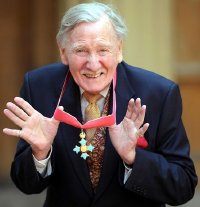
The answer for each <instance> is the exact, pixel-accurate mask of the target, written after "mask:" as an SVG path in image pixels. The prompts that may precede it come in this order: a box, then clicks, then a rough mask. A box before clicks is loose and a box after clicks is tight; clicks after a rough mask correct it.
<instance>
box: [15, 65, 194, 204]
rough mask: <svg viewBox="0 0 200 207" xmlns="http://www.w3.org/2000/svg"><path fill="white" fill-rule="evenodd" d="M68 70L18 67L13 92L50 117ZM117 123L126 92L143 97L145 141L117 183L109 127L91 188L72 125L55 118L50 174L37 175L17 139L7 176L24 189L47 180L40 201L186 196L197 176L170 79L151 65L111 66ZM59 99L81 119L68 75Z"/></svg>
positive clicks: (147, 200) (36, 188) (118, 167)
mask: <svg viewBox="0 0 200 207" xmlns="http://www.w3.org/2000/svg"><path fill="white" fill-rule="evenodd" d="M67 71H68V67H67V66H65V65H63V64H59V63H58V64H52V65H47V66H45V67H42V68H40V69H37V70H34V71H32V72H29V73H27V74H26V75H25V79H24V84H23V86H22V89H21V96H22V97H23V98H24V99H25V100H27V101H28V102H29V103H30V104H31V105H32V106H33V107H34V108H35V109H36V110H38V111H39V112H40V113H42V114H43V115H44V116H47V117H51V116H52V115H53V113H54V110H55V108H56V104H57V101H58V98H59V95H60V91H61V87H62V84H63V81H64V78H65V75H66V73H67ZM116 96H117V123H120V122H121V121H122V119H123V117H124V116H125V113H126V110H127V104H128V101H129V100H130V98H132V97H133V98H137V97H140V98H141V100H142V104H145V105H147V112H146V117H145V122H148V123H149V124H150V127H149V129H148V131H147V133H146V134H145V137H146V139H147V141H148V143H149V146H148V148H146V149H141V148H137V149H136V160H135V162H134V165H133V169H132V173H131V175H130V177H129V179H128V181H127V182H126V184H125V185H124V184H123V178H124V166H123V162H122V160H121V159H120V157H119V156H118V154H117V153H116V151H115V149H114V147H113V146H112V143H111V140H110V138H109V134H108V132H107V135H106V147H105V152H104V160H103V167H102V173H101V178H100V183H99V186H98V188H97V192H96V194H94V193H93V191H92V187H91V183H90V179H89V174H88V168H87V164H86V161H85V160H83V159H82V158H80V156H78V155H77V154H76V153H74V152H73V148H74V146H75V145H76V144H77V143H78V141H79V139H80V138H79V133H80V129H77V128H74V127H72V126H69V125H67V124H63V123H61V124H60V126H59V130H58V133H57V136H56V138H55V141H54V143H53V152H52V156H51V164H52V169H53V172H52V174H51V176H48V177H46V178H43V177H42V176H41V175H40V174H39V173H38V172H37V171H36V168H35V165H34V162H33V158H32V153H31V148H30V146H29V145H28V144H27V143H25V142H24V141H23V140H20V142H19V143H18V147H17V152H16V156H15V159H14V161H13V163H12V168H11V177H12V179H13V181H14V183H15V184H16V186H17V187H18V188H19V189H20V190H21V191H23V192H24V193H27V194H33V193H40V192H41V191H43V190H44V189H45V188H47V197H46V201H45V204H44V206H45V207H61V206H62V207H64V206H65V207H66V206H69V207H79V206H80V207H89V206H94V207H118V206H120V207H122V206H123V207H130V206H134V207H147V206H165V203H168V204H171V205H177V204H181V203H184V202H186V201H188V200H189V199H191V198H192V197H193V194H194V189H195V186H196V184H197V177H196V174H195V169H194V166H193V162H192V160H191V159H190V157H189V143H188V139H187V136H186V133H185V130H184V127H183V124H182V121H181V113H182V106H181V97H180V93H179V89H178V87H177V85H176V84H175V83H174V82H172V81H170V80H167V79H165V78H163V77H161V76H159V75H156V74H154V73H152V72H149V71H146V70H143V69H140V68H136V67H132V66H129V65H127V64H126V63H125V62H122V63H120V64H119V65H118V68H117V86H116ZM61 105H63V106H64V108H65V110H66V111H67V112H69V113H70V114H73V115H74V116H76V117H77V118H78V120H79V121H81V119H82V118H81V117H82V116H81V106H80V92H79V88H78V86H77V85H76V84H75V82H74V81H73V79H71V80H70V82H69V84H68V87H67V90H66V92H65V94H64V97H63V99H62V103H61Z"/></svg>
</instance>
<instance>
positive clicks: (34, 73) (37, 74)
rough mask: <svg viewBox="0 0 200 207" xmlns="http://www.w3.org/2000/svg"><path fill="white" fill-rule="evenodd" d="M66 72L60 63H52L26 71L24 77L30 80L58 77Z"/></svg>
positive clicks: (65, 68)
mask: <svg viewBox="0 0 200 207" xmlns="http://www.w3.org/2000/svg"><path fill="white" fill-rule="evenodd" d="M66 71H67V66H66V65H64V64H62V63H52V64H49V65H44V66H41V67H38V68H35V69H33V70H31V71H28V72H27V73H26V75H28V76H29V77H31V78H37V79H38V78H44V77H46V78H48V77H55V76H59V75H64V74H65V73H66Z"/></svg>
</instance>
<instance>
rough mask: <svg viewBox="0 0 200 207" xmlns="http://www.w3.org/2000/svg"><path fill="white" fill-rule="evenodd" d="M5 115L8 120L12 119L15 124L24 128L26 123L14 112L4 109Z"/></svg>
mask: <svg viewBox="0 0 200 207" xmlns="http://www.w3.org/2000/svg"><path fill="white" fill-rule="evenodd" d="M3 112H4V114H5V115H6V117H7V118H8V119H10V120H11V121H12V122H13V123H14V124H16V125H17V126H19V127H20V128H22V127H23V126H24V121H23V120H21V119H20V118H19V117H17V116H16V115H15V114H14V113H13V112H12V111H10V110H9V109H4V111H3Z"/></svg>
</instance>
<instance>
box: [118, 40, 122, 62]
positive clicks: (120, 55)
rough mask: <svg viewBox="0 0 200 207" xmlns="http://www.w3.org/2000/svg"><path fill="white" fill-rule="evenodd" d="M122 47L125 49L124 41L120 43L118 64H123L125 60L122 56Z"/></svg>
mask: <svg viewBox="0 0 200 207" xmlns="http://www.w3.org/2000/svg"><path fill="white" fill-rule="evenodd" d="M122 47H123V43H122V40H120V41H119V44H118V55H117V56H118V63H121V62H122V60H123V55H122Z"/></svg>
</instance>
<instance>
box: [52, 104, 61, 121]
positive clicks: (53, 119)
mask: <svg viewBox="0 0 200 207" xmlns="http://www.w3.org/2000/svg"><path fill="white" fill-rule="evenodd" d="M58 108H59V109H60V110H62V111H64V107H63V106H58ZM51 119H52V121H53V122H55V123H58V124H59V123H60V121H58V120H57V119H55V118H54V116H53V117H52V118H51Z"/></svg>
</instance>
